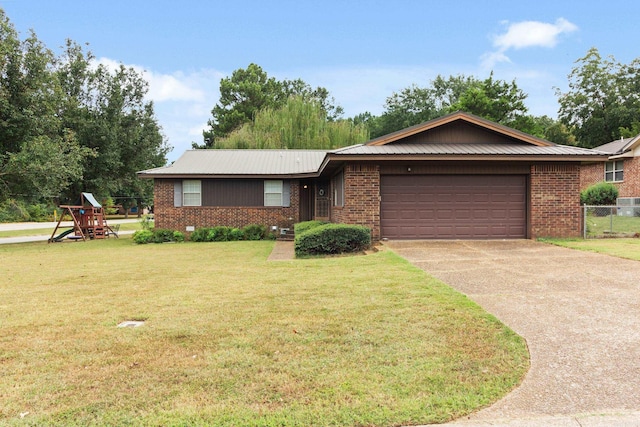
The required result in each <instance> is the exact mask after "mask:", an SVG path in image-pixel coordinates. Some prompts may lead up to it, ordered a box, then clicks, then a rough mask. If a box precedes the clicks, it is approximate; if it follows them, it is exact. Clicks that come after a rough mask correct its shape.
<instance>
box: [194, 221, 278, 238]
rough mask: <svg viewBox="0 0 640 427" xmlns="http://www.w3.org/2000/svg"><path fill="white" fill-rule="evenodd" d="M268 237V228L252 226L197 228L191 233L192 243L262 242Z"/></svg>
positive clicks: (257, 225)
mask: <svg viewBox="0 0 640 427" xmlns="http://www.w3.org/2000/svg"><path fill="white" fill-rule="evenodd" d="M267 237H268V233H267V227H266V226H264V225H259V224H251V225H247V226H246V227H244V228H234V227H225V226H217V227H203V228H197V229H196V230H195V231H194V232H193V233H191V236H189V240H191V241H192V242H230V241H235V240H262V239H265V238H267Z"/></svg>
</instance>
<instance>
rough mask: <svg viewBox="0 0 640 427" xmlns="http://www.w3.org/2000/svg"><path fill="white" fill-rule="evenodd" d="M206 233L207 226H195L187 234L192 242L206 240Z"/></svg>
mask: <svg viewBox="0 0 640 427" xmlns="http://www.w3.org/2000/svg"><path fill="white" fill-rule="evenodd" d="M208 235H209V229H208V228H196V229H195V230H194V231H193V232H192V233H191V235H190V236H189V240H191V241H192V242H206V241H207V237H208Z"/></svg>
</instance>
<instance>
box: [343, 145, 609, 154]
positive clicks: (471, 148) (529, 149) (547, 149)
mask: <svg viewBox="0 0 640 427" xmlns="http://www.w3.org/2000/svg"><path fill="white" fill-rule="evenodd" d="M331 153H332V154H333V155H335V156H351V155H356V156H362V155H370V156H394V155H433V156H440V155H453V156H465V155H479V156H561V157H562V156H569V157H571V156H592V157H598V156H600V157H601V156H603V155H605V154H606V153H603V152H599V151H595V150H590V149H587V148H581V147H572V146H567V145H551V146H536V145H529V144H437V143H428V144H398V143H396V144H388V145H354V146H351V147H346V148H342V149H338V150H334V151H332V152H331Z"/></svg>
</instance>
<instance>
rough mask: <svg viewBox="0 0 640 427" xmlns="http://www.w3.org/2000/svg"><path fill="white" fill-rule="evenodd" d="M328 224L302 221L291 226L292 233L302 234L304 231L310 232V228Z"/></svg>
mask: <svg viewBox="0 0 640 427" xmlns="http://www.w3.org/2000/svg"><path fill="white" fill-rule="evenodd" d="M325 224H328V222H326V221H315V220H314V221H304V222H299V223H297V224H295V225H294V226H293V231H294V232H295V234H302V233H304V232H305V231H308V230H311V229H312V228H316V227H319V226H321V225H325Z"/></svg>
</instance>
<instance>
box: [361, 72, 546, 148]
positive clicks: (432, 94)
mask: <svg viewBox="0 0 640 427" xmlns="http://www.w3.org/2000/svg"><path fill="white" fill-rule="evenodd" d="M526 98H527V95H526V94H525V93H524V92H523V91H522V90H521V89H519V88H518V86H517V84H516V82H515V80H514V81H512V82H505V81H503V80H496V79H494V77H493V73H491V74H490V75H489V77H488V78H486V79H484V80H479V79H477V78H475V77H472V76H464V75H457V76H449V77H448V78H444V77H443V76H441V75H438V76H437V77H436V78H435V79H434V80H433V81H431V85H430V86H428V87H419V86H417V85H412V86H410V87H408V88H405V89H403V90H402V91H400V92H399V93H393V94H392V95H391V96H390V97H388V98H387V100H386V103H385V111H384V112H383V113H382V115H381V116H380V117H379V118H377V119H374V118H371V117H367V124H368V126H369V131H370V132H371V136H372V137H378V136H381V135H385V134H388V133H391V132H395V131H397V130H400V129H403V128H406V127H409V126H413V125H416V124H419V123H422V122H425V121H428V120H432V119H435V118H437V117H441V116H443V115H446V114H449V113H452V112H455V111H458V110H460V111H465V112H467V113H471V114H475V115H478V116H480V117H484V118H486V119H488V120H492V121H495V122H497V123H500V124H503V125H505V126H511V127H515V128H516V129H519V130H522V131H523V132H528V131H530V130H531V129H533V127H534V124H533V119H532V118H531V116H528V115H527V107H526V105H525V103H524V101H525V100H526Z"/></svg>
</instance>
